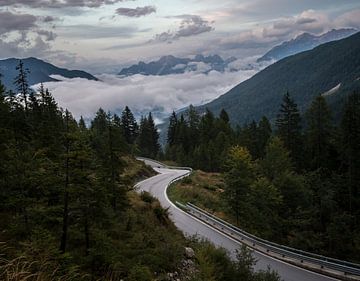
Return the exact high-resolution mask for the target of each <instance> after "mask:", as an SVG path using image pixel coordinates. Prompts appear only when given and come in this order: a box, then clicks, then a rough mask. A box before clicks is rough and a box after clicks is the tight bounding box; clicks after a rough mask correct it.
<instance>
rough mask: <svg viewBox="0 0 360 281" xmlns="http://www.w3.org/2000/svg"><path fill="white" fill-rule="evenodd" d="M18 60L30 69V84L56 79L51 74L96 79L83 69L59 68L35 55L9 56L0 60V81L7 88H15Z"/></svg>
mask: <svg viewBox="0 0 360 281" xmlns="http://www.w3.org/2000/svg"><path fill="white" fill-rule="evenodd" d="M20 60H21V61H22V62H23V63H24V67H25V68H27V69H29V71H30V73H29V75H28V82H29V84H30V85H35V84H39V83H43V82H52V81H57V80H56V79H54V78H52V77H51V75H60V76H63V77H65V78H84V79H88V80H98V79H97V78H96V77H94V76H93V75H91V74H89V73H87V72H85V71H81V70H68V69H65V68H59V67H57V66H55V65H52V64H50V63H48V62H45V61H43V60H41V59H38V58H35V57H28V58H9V59H5V60H0V73H1V74H2V75H3V77H2V82H3V84H4V85H5V87H6V88H7V89H9V90H15V89H14V84H13V81H14V79H15V77H16V75H17V70H16V66H17V65H18V63H19V61H20Z"/></svg>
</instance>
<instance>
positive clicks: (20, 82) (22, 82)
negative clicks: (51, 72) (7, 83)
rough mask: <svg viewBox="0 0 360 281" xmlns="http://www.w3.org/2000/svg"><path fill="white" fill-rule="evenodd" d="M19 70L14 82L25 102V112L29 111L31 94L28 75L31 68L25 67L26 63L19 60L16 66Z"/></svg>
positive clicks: (22, 100)
mask: <svg viewBox="0 0 360 281" xmlns="http://www.w3.org/2000/svg"><path fill="white" fill-rule="evenodd" d="M16 70H17V71H18V75H17V76H16V77H15V80H14V84H15V86H16V88H17V91H18V94H20V97H21V102H23V103H24V106H25V112H27V111H28V99H29V95H30V92H31V90H30V88H29V83H28V80H27V76H28V74H29V69H27V68H25V67H24V63H23V62H22V60H19V64H18V66H17V67H16Z"/></svg>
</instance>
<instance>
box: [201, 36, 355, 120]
mask: <svg viewBox="0 0 360 281" xmlns="http://www.w3.org/2000/svg"><path fill="white" fill-rule="evenodd" d="M359 78H360V33H356V34H355V35H352V36H351V37H348V38H346V39H342V40H339V41H334V42H330V43H326V44H323V45H321V46H318V47H316V48H315V49H313V50H310V51H306V52H303V53H300V54H297V55H294V56H291V57H288V58H285V59H282V60H280V61H278V62H276V63H275V64H273V65H270V66H269V67H267V68H266V69H264V70H262V71H261V72H259V73H257V74H256V75H254V76H253V77H252V78H250V79H248V80H246V81H244V82H242V83H240V84H239V85H237V86H235V87H234V88H233V89H231V90H230V91H229V92H227V93H225V94H224V95H222V96H220V97H219V98H217V99H215V100H214V101H212V102H210V103H208V104H205V105H203V106H201V107H199V109H200V110H204V109H205V108H209V109H210V110H211V111H213V112H214V113H216V114H219V112H220V110H221V109H222V108H224V109H225V110H226V111H227V112H228V114H229V116H230V119H231V120H233V123H234V124H242V123H246V122H250V121H252V120H253V119H255V120H259V119H260V118H261V117H262V116H263V115H265V116H267V117H268V118H269V119H270V120H272V121H273V120H274V118H275V117H276V114H277V112H278V109H279V105H280V102H281V99H282V96H283V95H284V94H285V93H286V91H289V92H290V94H291V96H292V97H293V98H294V99H295V101H296V102H297V103H298V106H299V109H300V111H301V112H304V110H305V109H307V108H308V107H309V105H310V103H311V101H312V99H313V98H314V97H315V96H316V95H319V94H324V96H326V98H327V100H328V101H329V103H330V105H333V106H332V107H333V108H334V111H335V115H337V114H338V113H339V110H340V106H338V105H337V103H338V102H340V101H342V100H343V96H344V95H345V94H348V93H349V92H352V91H353V90H354V89H358V88H360V79H359ZM336 87H337V88H336ZM330 90H332V91H330ZM329 91H330V92H329Z"/></svg>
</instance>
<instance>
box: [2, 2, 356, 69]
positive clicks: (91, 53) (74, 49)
mask: <svg viewBox="0 0 360 281" xmlns="http://www.w3.org/2000/svg"><path fill="white" fill-rule="evenodd" d="M339 27H356V28H359V27H360V1H359V0H315V1H314V0H311V1H310V0H301V1H299V0H222V1H218V0H152V1H151V0H17V1H14V0H0V50H1V51H0V57H1V58H6V57H27V56H35V57H40V58H42V59H45V60H47V61H50V62H52V63H54V64H56V65H59V66H66V67H69V68H83V69H85V70H88V71H90V72H92V73H95V74H97V73H104V72H107V73H112V72H116V71H117V70H119V69H121V67H123V66H126V65H129V64H131V63H134V62H137V61H139V60H144V61H149V60H152V59H154V58H158V57H160V56H162V55H168V54H172V55H177V56H191V55H195V54H198V53H202V54H219V55H222V56H225V57H229V56H236V57H248V56H253V55H259V54H261V53H263V52H265V51H266V50H267V49H269V48H271V47H272V46H274V45H276V44H278V43H280V42H282V41H284V40H288V39H290V38H293V37H294V36H296V35H298V34H300V33H302V32H311V33H316V34H319V33H322V32H325V31H327V30H329V29H332V28H339Z"/></svg>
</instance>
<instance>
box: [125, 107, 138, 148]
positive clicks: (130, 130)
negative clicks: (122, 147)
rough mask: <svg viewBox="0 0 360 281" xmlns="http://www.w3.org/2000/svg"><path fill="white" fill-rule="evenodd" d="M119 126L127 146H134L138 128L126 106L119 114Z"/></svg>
mask: <svg viewBox="0 0 360 281" xmlns="http://www.w3.org/2000/svg"><path fill="white" fill-rule="evenodd" d="M121 125H122V130H123V134H124V137H125V140H126V142H127V143H128V144H134V143H135V140H136V137H137V135H138V131H139V127H138V124H137V122H136V119H135V117H134V115H133V113H132V112H131V110H130V108H129V107H128V106H125V109H124V110H123V112H122V113H121Z"/></svg>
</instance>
